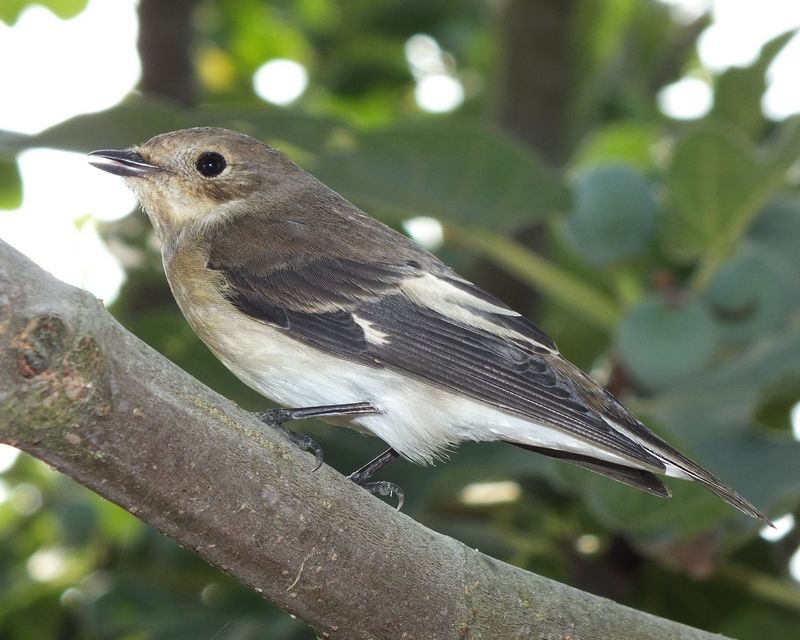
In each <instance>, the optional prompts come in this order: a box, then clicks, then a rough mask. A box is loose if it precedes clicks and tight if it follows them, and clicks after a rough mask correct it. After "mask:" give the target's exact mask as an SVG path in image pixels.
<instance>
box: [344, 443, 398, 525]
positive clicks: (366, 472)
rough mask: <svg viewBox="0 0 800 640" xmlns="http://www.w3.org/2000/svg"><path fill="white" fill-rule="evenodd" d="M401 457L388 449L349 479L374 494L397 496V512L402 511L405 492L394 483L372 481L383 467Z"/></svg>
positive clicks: (352, 474)
mask: <svg viewBox="0 0 800 640" xmlns="http://www.w3.org/2000/svg"><path fill="white" fill-rule="evenodd" d="M399 455H400V454H399V453H397V451H395V450H394V449H387V450H386V451H384V452H383V453H382V454H381V455H379V456H378V457H377V458H375V459H374V460H371V461H370V462H368V463H367V464H365V465H364V466H363V467H361V468H360V469H359V470H358V471H353V473H351V474H350V475H349V476H347V479H348V480H352V481H353V482H355V483H356V484H357V485H358V486H359V487H363V488H364V489H366V490H367V491H369V492H370V493H372V494H375V495H378V496H384V497H391V496H397V510H398V511H400V509H402V508H403V500H404V496H403V490H402V489H401V488H400V487H398V486H397V485H396V484H395V483H394V482H386V481H385V480H379V481H377V482H372V481H371V480H372V476H374V475H375V474H376V473H377V472H378V471H380V470H381V469H383V467H385V466H386V465H387V464H389V463H390V462H391V461H392V460H394V459H396V458H397V457H399Z"/></svg>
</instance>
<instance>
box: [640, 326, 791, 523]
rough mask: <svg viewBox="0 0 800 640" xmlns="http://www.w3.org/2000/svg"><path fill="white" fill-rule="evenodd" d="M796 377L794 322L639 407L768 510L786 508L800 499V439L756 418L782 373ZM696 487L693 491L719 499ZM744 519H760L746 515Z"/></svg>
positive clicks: (780, 381)
mask: <svg viewBox="0 0 800 640" xmlns="http://www.w3.org/2000/svg"><path fill="white" fill-rule="evenodd" d="M798 379H800V330H798V327H796V326H792V327H790V328H789V329H788V330H787V331H785V332H784V333H781V334H779V335H776V336H772V337H769V338H767V339H765V340H764V341H762V342H760V343H757V344H754V345H753V346H752V347H751V348H750V349H748V350H747V351H746V352H744V353H742V354H741V355H740V356H739V357H737V358H736V359H734V360H731V361H730V362H729V363H727V364H726V365H725V366H722V367H719V368H717V369H714V370H706V371H703V372H702V373H698V374H696V375H693V376H688V377H686V378H685V379H684V380H682V381H681V382H680V383H679V384H676V385H675V386H674V387H673V388H672V389H670V390H669V391H667V392H664V393H662V394H661V395H659V396H657V397H655V398H653V399H651V400H648V401H647V402H646V403H643V404H642V407H641V408H642V409H643V411H644V413H646V414H647V415H648V416H650V417H651V418H652V419H653V420H654V422H655V423H657V424H659V425H661V426H662V427H663V428H664V429H666V430H667V432H668V433H669V434H672V437H674V440H675V441H676V442H679V443H684V444H685V445H686V448H687V452H693V453H694V457H695V459H697V460H698V461H699V462H701V463H702V464H703V465H704V466H706V467H707V468H708V469H710V470H711V471H713V472H714V473H717V474H719V476H720V477H721V478H723V479H724V480H726V481H728V482H730V483H731V484H732V485H733V486H734V487H735V488H737V489H738V490H740V491H741V492H742V493H743V494H744V495H746V496H747V497H748V498H750V499H751V500H753V501H754V502H755V504H757V505H758V506H759V507H760V508H762V509H764V510H766V511H767V513H776V512H778V513H781V512H785V511H786V510H792V509H793V508H796V506H797V504H798V502H799V501H800V466H798V464H797V460H798V459H800V442H797V441H795V440H792V439H791V437H790V436H789V435H788V434H787V435H786V436H785V437H776V433H775V432H774V431H769V432H767V431H766V430H764V429H756V428H754V422H755V415H756V412H757V411H758V407H759V405H760V402H761V398H763V397H769V396H770V394H771V393H772V391H771V390H773V389H775V388H776V387H777V386H780V385H781V384H783V381H789V380H794V381H797V380H798ZM690 489H691V490H692V492H693V493H696V494H697V496H696V497H695V499H703V500H706V501H707V504H708V505H711V504H712V503H713V501H717V502H718V500H717V499H716V498H714V497H713V496H708V498H706V497H705V496H703V495H702V494H703V493H704V492H702V491H701V490H700V489H699V488H697V487H695V486H690ZM693 497H694V496H693ZM739 522H740V523H742V525H749V528H752V527H754V526H758V523H756V522H754V521H753V520H752V519H748V518H744V517H743V518H740V519H739Z"/></svg>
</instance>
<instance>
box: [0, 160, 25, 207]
mask: <svg viewBox="0 0 800 640" xmlns="http://www.w3.org/2000/svg"><path fill="white" fill-rule="evenodd" d="M20 204H22V181H21V180H20V175H19V167H17V163H16V162H15V161H13V160H3V159H2V158H0V209H16V208H17V207H19V206H20Z"/></svg>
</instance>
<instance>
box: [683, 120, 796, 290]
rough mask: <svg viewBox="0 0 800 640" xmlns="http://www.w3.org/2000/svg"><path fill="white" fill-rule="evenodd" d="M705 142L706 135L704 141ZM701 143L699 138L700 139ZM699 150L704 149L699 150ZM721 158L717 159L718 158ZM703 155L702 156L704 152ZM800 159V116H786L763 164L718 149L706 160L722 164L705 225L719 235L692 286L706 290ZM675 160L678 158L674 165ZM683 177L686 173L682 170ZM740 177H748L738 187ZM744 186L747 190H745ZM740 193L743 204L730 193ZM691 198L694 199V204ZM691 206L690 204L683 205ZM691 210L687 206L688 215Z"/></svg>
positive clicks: (714, 237) (712, 240)
mask: <svg viewBox="0 0 800 640" xmlns="http://www.w3.org/2000/svg"><path fill="white" fill-rule="evenodd" d="M700 142H702V139H701V140H700ZM731 142H732V140H731V141H729V142H728V143H726V144H723V145H721V146H719V148H718V149H717V151H722V150H724V147H725V146H728V148H729V150H730V151H731V152H732V153H734V154H735V153H740V152H741V149H740V150H739V152H736V151H734V147H735V146H739V144H738V143H737V144H736V145H731ZM695 143H697V140H696V141H695ZM695 151H696V152H698V153H700V152H701V149H697V148H696V149H695ZM715 156H716V157H715ZM701 157H702V156H701ZM798 158H800V116H795V117H793V118H789V119H787V120H786V121H785V122H784V123H783V124H782V125H781V127H780V128H779V129H778V132H777V133H776V134H775V135H774V136H773V140H771V142H770V144H769V145H767V147H766V148H765V149H764V150H763V152H762V153H761V154H760V162H759V163H758V165H759V166H758V167H757V168H756V167H753V166H751V167H750V169H748V165H752V164H753V159H752V158H751V157H750V154H744V155H742V154H741V153H740V155H738V157H736V158H735V159H734V161H733V162H726V161H725V160H724V159H723V158H722V157H721V156H720V155H719V154H718V153H716V152H712V153H711V154H709V155H708V156H707V159H708V160H710V161H712V162H714V163H718V165H717V166H716V170H712V171H711V172H709V175H708V176H706V177H710V178H712V179H713V180H714V182H713V183H712V185H711V186H710V190H709V192H708V199H709V200H711V201H713V203H714V204H709V208H708V211H709V212H711V215H712V217H711V218H710V223H709V221H706V223H705V224H704V225H703V226H702V229H703V230H704V231H706V232H708V231H710V230H713V231H714V232H715V234H711V236H709V235H708V234H707V233H706V234H705V244H706V245H707V247H706V250H705V252H704V254H703V257H702V261H701V263H700V265H699V266H698V268H697V269H696V270H695V272H694V273H693V274H692V279H691V287H692V289H694V290H695V291H702V290H703V289H705V288H706V287H707V286H708V284H709V282H710V281H711V279H712V277H713V276H714V274H715V272H716V271H717V270H718V269H719V268H720V266H721V265H722V263H723V262H724V261H725V260H726V259H727V258H728V256H729V255H730V254H731V253H732V251H733V249H734V247H735V246H736V244H737V243H738V242H739V241H740V240H741V238H742V237H743V236H744V235H745V234H746V232H747V230H748V227H749V226H750V223H751V222H752V221H753V220H754V219H755V217H756V216H757V215H758V213H759V212H760V211H761V210H762V208H763V207H764V206H765V205H766V203H767V202H768V201H769V200H770V198H771V197H772V195H773V193H774V191H775V190H776V189H778V188H779V187H781V186H782V185H783V184H784V182H785V179H786V173H787V171H789V170H790V168H791V167H792V166H793V165H794V164H795V163H796V162H797V160H798ZM690 162H691V160H690V157H685V160H684V164H686V165H687V166H686V167H684V175H683V177H682V179H689V176H688V173H686V172H687V171H688V170H689V168H690V167H689V164H690ZM674 164H675V162H674V161H673V166H674ZM678 173H679V175H680V173H681V172H678ZM736 179H739V180H742V181H745V182H743V183H742V184H739V185H735V184H734V181H735V180H736ZM742 185H744V187H746V188H744V189H743V188H742ZM724 187H728V188H729V189H730V191H729V192H728V193H727V195H724V197H723V194H722V189H723V188H724ZM732 195H736V196H738V197H740V198H741V199H740V200H739V201H738V203H737V202H736V201H735V200H734V199H733V198H732V197H731V196H732ZM690 202H691V198H689V203H690ZM684 204H687V203H684ZM685 215H686V211H685V210H684V217H685Z"/></svg>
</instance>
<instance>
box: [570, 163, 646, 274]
mask: <svg viewBox="0 0 800 640" xmlns="http://www.w3.org/2000/svg"><path fill="white" fill-rule="evenodd" d="M573 190H574V200H573V205H572V211H571V212H570V215H569V217H568V218H567V221H566V227H565V229H566V233H567V238H568V239H569V240H570V241H571V243H572V245H573V246H574V248H575V250H576V251H577V252H578V253H579V254H580V255H581V257H582V258H584V259H585V260H587V261H589V262H591V263H594V264H597V265H606V264H609V263H611V262H616V261H618V260H622V259H624V258H628V257H631V256H633V255H635V254H637V253H639V252H640V251H642V250H644V248H645V247H646V246H648V244H649V241H650V237H651V236H652V234H653V231H654V229H655V221H656V215H657V213H658V205H657V204H656V202H655V200H654V199H653V195H652V193H651V191H650V185H649V184H648V183H647V181H646V180H645V179H644V177H643V176H642V175H641V174H639V173H638V172H636V171H634V170H633V169H630V168H628V167H625V166H621V165H606V166H603V167H598V168H595V169H590V170H588V171H586V172H584V173H582V174H581V175H579V176H578V177H577V178H576V179H575V183H574V186H573Z"/></svg>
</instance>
